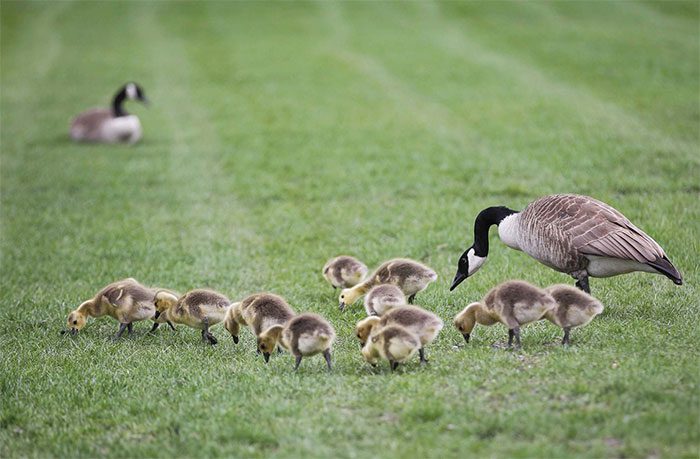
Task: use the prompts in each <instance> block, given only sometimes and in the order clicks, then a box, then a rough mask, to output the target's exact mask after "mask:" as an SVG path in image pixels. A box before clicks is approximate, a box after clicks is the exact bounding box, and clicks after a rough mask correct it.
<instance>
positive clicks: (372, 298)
mask: <svg viewBox="0 0 700 459" xmlns="http://www.w3.org/2000/svg"><path fill="white" fill-rule="evenodd" d="M405 304H406V295H404V294H403V292H402V291H401V289H400V288H398V287H397V286H395V285H392V284H380V285H375V286H374V287H372V289H371V290H370V291H369V292H367V295H366V296H365V311H367V315H368V316H381V315H384V314H386V312H387V311H389V310H390V309H391V308H395V307H397V306H402V305H405Z"/></svg>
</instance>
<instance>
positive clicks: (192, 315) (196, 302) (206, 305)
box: [156, 289, 231, 346]
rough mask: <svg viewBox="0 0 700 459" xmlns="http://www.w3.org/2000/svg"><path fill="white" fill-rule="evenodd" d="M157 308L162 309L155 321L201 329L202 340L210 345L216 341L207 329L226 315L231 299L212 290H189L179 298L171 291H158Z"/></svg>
mask: <svg viewBox="0 0 700 459" xmlns="http://www.w3.org/2000/svg"><path fill="white" fill-rule="evenodd" d="M156 301H157V302H158V304H159V308H163V311H162V312H161V313H160V314H159V316H158V318H157V319H156V322H157V323H170V324H172V323H175V324H183V325H187V326H188V327H192V328H196V329H198V330H201V331H202V341H204V342H208V343H209V344H211V345H212V346H213V345H215V344H216V343H217V342H218V341H217V339H216V338H215V337H214V335H212V334H211V332H210V331H209V327H212V326H214V325H216V324H218V323H219V322H222V321H223V320H224V318H225V317H226V312H227V311H228V309H229V307H230V306H231V301H230V300H229V299H228V298H226V297H225V296H224V295H222V294H221V293H218V292H215V291H213V290H206V289H196V290H191V291H189V292H187V293H185V294H184V295H182V296H181V297H180V298H177V297H176V296H175V295H173V294H172V293H171V292H167V291H163V290H161V291H159V292H158V293H157V296H156Z"/></svg>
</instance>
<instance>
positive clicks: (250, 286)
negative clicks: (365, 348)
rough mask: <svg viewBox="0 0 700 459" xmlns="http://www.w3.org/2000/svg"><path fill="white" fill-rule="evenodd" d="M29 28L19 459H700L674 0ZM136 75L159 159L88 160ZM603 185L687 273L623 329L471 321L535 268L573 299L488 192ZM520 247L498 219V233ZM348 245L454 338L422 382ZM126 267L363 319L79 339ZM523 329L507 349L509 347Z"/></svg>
mask: <svg viewBox="0 0 700 459" xmlns="http://www.w3.org/2000/svg"><path fill="white" fill-rule="evenodd" d="M0 16H1V18H2V23H1V27H2V28H1V53H0V55H1V61H0V64H1V70H0V73H1V77H2V81H1V92H2V93H1V97H0V113H1V133H0V134H1V138H0V141H1V148H0V150H1V155H2V156H1V163H0V167H1V205H2V207H1V219H0V220H1V238H0V248H1V250H2V258H1V263H2V265H1V278H2V281H1V282H2V284H1V288H0V396H1V399H0V457H52V456H53V457H56V456H58V457H96V456H112V457H168V456H189V457H194V456H235V457H318V458H327V457H397V458H399V457H400V458H407V457H421V458H444V457H467V456H475V457H505V456H509V457H635V458H636V457H639V458H643V457H669V458H670V457H674V458H675V457H692V458H696V457H698V454H699V452H700V451H699V449H700V425H699V424H700V421H699V420H700V400H699V399H700V391H699V390H700V388H699V385H700V357H699V356H700V344H699V340H700V332H699V327H698V316H699V314H700V301H699V300H700V289H699V288H698V282H699V281H700V277H699V276H700V262H699V261H698V254H699V253H700V205H699V204H698V202H699V198H700V107H699V94H700V57H699V56H700V45H699V44H700V28H699V26H700V12H699V6H698V3H697V2H688V3H669V2H664V3H652V2H615V3H604V2H594V3H581V2H571V3H503V2H498V3H475V2H469V3H458V2H450V3H427V2H425V3H424V2H411V3H369V2H353V3H344V4H336V3H329V2H320V3H305V2H295V3H274V4H273V3H257V2H241V3H225V2H216V3H164V2H123V3H122V2H120V3H116V2H115V3H111V2H90V3H78V2H54V3H32V2H6V1H3V2H2V4H1V5H0ZM128 80H136V81H138V82H139V83H140V84H142V85H143V87H144V88H145V91H146V94H147V96H148V97H149V98H150V99H151V101H152V105H151V106H150V108H143V107H142V106H139V105H137V104H133V103H132V104H131V105H129V107H128V108H129V110H131V111H132V112H134V113H137V114H138V115H139V116H140V117H141V121H142V124H143V126H144V133H145V134H144V140H143V141H142V142H141V143H140V144H138V145H137V146H135V147H125V146H94V145H93V146H91V145H76V144H73V143H71V142H70V141H69V139H68V123H69V120H70V118H71V117H72V116H74V115H75V114H77V113H78V112H80V111H81V110H84V109H85V108H88V107H91V106H95V105H106V104H107V103H108V102H109V100H110V98H111V96H112V94H113V92H114V91H115V90H116V89H117V87H118V86H119V85H121V84H123V83H124V82H126V81H128ZM558 192H573V193H581V194H587V195H592V196H594V197H596V198H598V199H601V200H603V201H605V202H608V203H609V204H611V205H613V206H615V207H616V208H618V209H619V210H620V211H622V212H623V213H625V215H627V216H628V217H629V218H630V219H631V220H632V221H633V222H635V223H636V224H637V225H639V226H640V227H641V228H643V229H644V230H645V231H647V232H648V233H649V234H650V235H651V236H652V237H654V238H655V239H656V240H658V241H659V242H660V243H661V245H662V246H663V247H664V248H665V249H666V251H667V252H668V254H669V257H670V258H671V260H672V261H673V262H674V263H675V264H676V266H677V267H678V268H679V270H680V271H681V272H682V273H683V275H684V279H685V284H684V285H683V286H682V287H677V286H675V285H673V283H672V282H670V281H669V280H668V279H666V278H664V277H662V276H653V275H650V274H641V273H638V274H631V275H627V276H620V277H616V278H610V279H592V281H591V287H592V291H593V293H594V294H595V295H596V296H597V297H598V298H600V299H601V301H602V302H603V303H604V304H605V306H606V310H605V312H604V313H603V314H602V315H601V316H600V317H598V318H597V319H596V320H594V321H593V322H592V323H591V324H590V325H589V326H588V327H586V328H584V329H581V330H576V331H575V332H574V333H573V334H572V339H573V345H572V346H571V347H569V348H563V347H561V346H559V344H558V341H559V339H560V337H561V332H560V330H558V329H556V328H555V327H554V326H552V325H551V324H547V323H537V324H534V325H530V326H527V327H525V328H524V329H523V333H522V337H523V338H522V339H523V348H522V350H519V351H509V350H506V349H503V348H502V346H501V345H502V344H503V343H504V342H505V341H506V338H507V333H506V331H505V329H504V328H503V327H499V326H495V327H490V328H486V327H481V328H477V329H475V331H474V333H473V338H472V341H471V343H470V344H469V345H468V346H465V345H464V340H463V339H462V337H461V336H460V334H459V333H458V332H457V331H456V330H455V329H453V328H452V326H451V321H452V320H451V318H452V317H453V316H454V315H455V314H456V313H457V312H458V311H459V310H461V309H462V308H463V307H464V306H465V305H466V304H467V303H469V302H471V301H474V300H476V299H478V298H480V297H482V296H483V295H484V294H485V293H486V292H487V291H488V289H490V288H491V287H493V286H494V285H496V284H498V283H499V282H502V281H504V280H507V279H514V278H519V279H525V280H528V281H530V282H533V283H535V284H538V285H542V286H545V285H549V284H552V283H557V282H572V281H571V279H568V278H567V277H566V276H565V275H563V274H559V273H557V272H555V271H552V270H550V269H548V268H546V267H545V266H543V265H540V264H538V263H537V262H535V261H534V260H532V259H531V258H529V257H528V256H526V255H524V254H522V253H519V252H515V251H513V250H510V249H508V248H506V247H505V246H504V245H503V244H501V243H500V242H498V241H497V238H496V236H495V234H492V243H493V244H492V251H491V254H490V257H489V262H488V264H487V265H486V266H485V267H484V268H482V269H481V270H480V271H479V272H478V274H476V275H475V276H474V277H473V278H470V279H469V280H467V281H466V282H465V283H464V284H462V286H460V287H459V288H458V289H457V290H455V291H454V292H451V293H450V292H449V291H448V287H449V284H450V281H451V280H452V276H453V275H454V271H455V268H456V264H457V260H458V257H459V255H460V254H461V253H462V251H463V250H464V249H465V248H466V247H468V246H469V245H470V244H471V242H472V235H471V231H472V225H473V221H474V217H475V216H476V214H477V213H478V211H479V210H481V209H482V208H484V207H488V206H491V205H507V206H509V207H512V208H516V209H518V208H522V207H523V206H524V205H526V204H527V203H528V202H529V201H531V200H533V199H535V198H537V197H539V196H542V195H546V194H550V193H558ZM493 233H495V232H493ZM341 253H348V254H352V255H355V256H357V257H359V258H360V259H362V260H363V261H364V262H365V263H366V264H367V265H368V266H370V267H375V266H377V265H378V264H379V263H380V262H382V261H383V260H386V259H388V258H392V257H398V256H402V257H411V258H415V259H418V260H421V261H423V262H425V263H426V264H428V265H429V266H431V267H433V268H434V269H435V270H436V271H437V272H438V274H439V276H440V277H439V279H438V281H437V282H436V283H435V284H433V285H431V286H430V287H429V288H428V289H427V290H426V291H425V292H423V293H421V294H419V295H418V297H417V303H418V304H420V305H423V306H424V307H426V308H428V309H430V310H432V311H435V312H436V313H438V314H439V315H440V316H441V317H442V318H443V320H444V321H445V323H446V327H445V329H444V330H443V332H442V333H441V334H440V336H439V337H438V339H437V341H436V342H435V343H434V344H433V345H432V346H431V347H430V348H428V357H429V358H430V360H431V361H430V363H429V364H428V365H427V366H424V367H421V366H420V365H419V364H418V362H417V359H416V361H415V362H412V363H410V364H408V365H406V366H405V367H403V368H402V369H401V370H400V371H398V372H396V373H394V374H391V373H389V371H388V368H387V367H386V365H385V366H382V367H381V369H379V370H373V369H372V368H370V367H369V366H367V365H366V364H364V363H363V361H362V358H361V355H360V352H359V346H358V344H357V342H356V340H355V339H354V337H353V328H354V324H355V322H357V321H358V320H359V319H361V318H362V317H363V314H364V311H363V308H362V307H361V306H360V305H359V303H358V304H357V305H356V306H355V307H354V308H349V309H346V311H345V312H340V311H339V310H338V307H337V306H338V303H337V292H334V291H333V289H332V288H331V287H330V286H329V285H328V284H326V283H325V281H324V280H323V278H322V277H321V268H322V266H323V264H324V262H325V261H326V260H327V259H328V258H330V257H332V256H335V255H337V254H341ZM127 276H133V277H135V278H137V279H139V280H141V281H142V282H144V283H145V284H148V285H154V286H161V287H168V288H171V289H174V290H177V291H179V292H185V291H187V290H188V289H192V288H198V287H210V288H213V289H216V290H218V291H221V292H222V293H225V294H226V295H228V296H229V297H230V298H232V299H239V298H242V297H244V296H245V295H248V294H250V293H253V292H256V291H261V290H266V291H272V292H275V293H278V294H281V295H283V296H284V297H285V298H287V300H288V301H289V302H290V304H291V305H292V306H293V307H294V308H295V309H296V310H297V311H313V312H317V313H320V314H322V315H324V316H325V317H327V318H328V319H329V320H330V321H331V322H332V323H333V325H334V327H335V328H336V330H337V333H338V339H337V342H336V345H335V348H334V352H333V359H334V365H335V368H334V370H333V371H332V372H331V373H330V374H328V373H327V372H326V371H325V370H324V362H323V358H322V357H320V356H319V357H315V358H312V359H308V360H305V361H304V362H302V366H301V368H300V370H299V371H298V372H297V373H293V372H292V366H293V359H292V358H291V357H290V356H288V355H279V356H273V358H272V359H271V361H270V364H269V365H265V364H264V362H263V359H262V358H261V357H260V356H256V355H255V352H254V348H255V341H254V338H253V336H252V335H251V334H250V333H249V332H248V331H247V330H245V331H243V332H242V334H241V343H240V344H239V345H238V346H234V345H233V343H232V341H231V340H230V338H228V337H227V334H226V331H225V330H224V329H223V328H222V327H220V326H219V327H217V328H214V329H213V333H214V334H215V335H216V336H217V337H218V338H219V341H220V343H219V345H217V346H215V347H209V346H206V345H203V344H202V343H201V342H200V341H199V335H198V332H197V331H196V330H192V329H187V328H186V327H184V326H180V327H178V329H177V331H176V332H172V331H170V330H168V329H167V328H164V327H161V329H159V330H158V332H157V333H155V334H152V335H150V334H147V333H146V332H147V331H148V329H149V327H150V324H149V323H145V322H144V323H139V324H137V325H136V327H135V329H136V330H135V333H134V334H133V335H131V336H129V337H125V338H124V339H122V340H120V341H117V342H113V341H112V340H111V337H112V335H113V334H114V333H115V332H116V330H117V323H116V321H114V320H112V319H110V318H102V319H98V320H92V321H90V322H89V324H88V326H87V327H86V328H85V329H84V330H83V331H82V332H81V333H80V334H79V335H78V336H76V337H69V336H61V335H60V334H59V331H60V330H61V329H62V327H63V326H64V322H65V318H66V316H67V314H68V312H69V311H70V310H72V309H74V308H75V307H76V306H77V305H78V304H79V303H80V302H81V301H83V300H85V299H87V298H89V297H91V296H92V295H94V294H95V292H96V291H97V290H98V289H99V288H100V287H102V286H103V285H105V284H107V283H109V282H111V281H113V280H116V279H119V278H123V277H127ZM494 343H497V344H498V345H496V346H494Z"/></svg>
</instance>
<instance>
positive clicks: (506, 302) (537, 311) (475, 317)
mask: <svg viewBox="0 0 700 459" xmlns="http://www.w3.org/2000/svg"><path fill="white" fill-rule="evenodd" d="M555 306H556V303H555V302H554V298H552V296H551V295H550V294H549V293H547V292H546V291H544V290H542V289H540V288H538V287H535V286H534V285H531V284H528V283H527V282H524V281H507V282H504V283H502V284H500V285H497V286H496V287H494V288H493V289H491V290H490V291H489V292H488V293H487V294H486V296H485V297H484V299H483V301H482V302H481V303H472V304H470V305H469V306H467V307H466V308H464V310H462V312H460V313H459V314H457V316H456V317H455V319H454V324H455V327H457V329H458V330H459V331H460V332H461V333H462V336H464V339H465V341H466V342H467V343H468V342H469V337H470V334H471V332H472V330H473V329H474V325H475V324H477V323H479V324H481V325H493V324H495V323H496V322H501V323H502V324H503V325H505V326H506V327H508V346H512V345H513V338H515V343H516V346H518V347H519V346H520V327H521V326H522V325H525V324H528V323H530V322H535V321H537V320H540V319H542V318H544V316H545V314H547V312H548V311H550V310H552V309H554V308H555Z"/></svg>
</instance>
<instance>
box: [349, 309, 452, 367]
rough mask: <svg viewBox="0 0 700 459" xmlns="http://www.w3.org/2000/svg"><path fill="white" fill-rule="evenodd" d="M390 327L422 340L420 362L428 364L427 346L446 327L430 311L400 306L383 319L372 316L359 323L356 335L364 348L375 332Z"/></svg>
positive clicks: (419, 351)
mask: <svg viewBox="0 0 700 459" xmlns="http://www.w3.org/2000/svg"><path fill="white" fill-rule="evenodd" d="M389 325H398V326H401V327H403V328H405V329H406V330H408V331H410V332H411V333H413V334H414V335H416V336H417V337H418V339H420V344H421V346H420V349H419V350H418V353H419V354H420V362H421V363H428V360H427V359H426V358H425V349H424V348H425V346H427V345H428V344H430V343H432V342H433V340H435V338H436V337H437V335H438V333H440V330H442V327H443V326H444V324H443V322H442V320H441V319H440V318H439V317H438V316H436V315H435V314H433V313H432V312H430V311H426V310H425V309H423V308H419V307H417V306H399V307H397V308H394V309H392V310H391V311H389V312H387V313H386V314H384V315H383V316H382V317H381V318H379V317H375V316H370V317H367V318H366V319H363V320H361V321H359V322H358V323H357V326H356V327H355V335H356V336H357V339H359V340H360V346H362V347H364V346H365V344H366V343H367V339H368V338H369V337H370V336H371V335H372V332H373V330H381V329H382V328H383V327H386V326H389Z"/></svg>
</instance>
